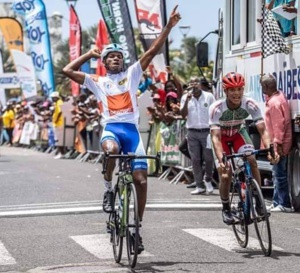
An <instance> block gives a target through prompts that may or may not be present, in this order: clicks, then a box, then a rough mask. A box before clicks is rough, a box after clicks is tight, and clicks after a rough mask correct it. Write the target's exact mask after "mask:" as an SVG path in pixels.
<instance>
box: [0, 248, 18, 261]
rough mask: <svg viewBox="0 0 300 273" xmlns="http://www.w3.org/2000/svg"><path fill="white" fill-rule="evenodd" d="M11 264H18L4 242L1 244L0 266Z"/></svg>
mask: <svg viewBox="0 0 300 273" xmlns="http://www.w3.org/2000/svg"><path fill="white" fill-rule="evenodd" d="M9 264H16V260H15V259H14V258H13V257H12V256H11V255H10V254H9V252H8V251H7V249H6V248H5V246H4V245H3V244H2V242H0V265H9Z"/></svg>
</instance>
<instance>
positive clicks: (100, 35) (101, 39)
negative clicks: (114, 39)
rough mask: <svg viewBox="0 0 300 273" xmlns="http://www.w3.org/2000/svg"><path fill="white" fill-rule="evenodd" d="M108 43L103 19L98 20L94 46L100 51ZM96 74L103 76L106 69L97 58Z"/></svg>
mask: <svg viewBox="0 0 300 273" xmlns="http://www.w3.org/2000/svg"><path fill="white" fill-rule="evenodd" d="M108 44H109V39H108V36H107V29H106V26H105V23H104V21H103V20H102V19H101V20H99V24H98V31H97V37H96V46H97V47H98V48H99V49H100V51H102V50H103V48H104V47H105V46H106V45H108ZM96 74H97V75H99V76H104V75H105V74H106V69H105V67H104V65H103V63H102V62H101V59H98V60H97V70H96Z"/></svg>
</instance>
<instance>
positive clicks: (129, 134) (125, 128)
mask: <svg viewBox="0 0 300 273" xmlns="http://www.w3.org/2000/svg"><path fill="white" fill-rule="evenodd" d="M108 139H112V140H114V141H116V142H117V143H118V145H119V148H120V152H122V153H123V154H127V153H135V154H136V155H146V153H145V149H144V145H143V141H142V138H141V135H140V133H139V131H138V129H137V127H136V125H135V124H132V123H118V122H116V123H109V124H106V125H105V127H104V129H103V132H102V136H101V140H100V143H101V144H102V143H103V142H104V141H105V140H108ZM147 168H148V165H147V159H135V160H133V163H132V169H133V170H147Z"/></svg>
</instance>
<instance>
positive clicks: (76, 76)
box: [62, 48, 101, 84]
mask: <svg viewBox="0 0 300 273" xmlns="http://www.w3.org/2000/svg"><path fill="white" fill-rule="evenodd" d="M100 57H101V52H100V50H99V49H98V48H93V49H91V50H90V51H88V52H87V53H85V54H83V55H81V56H80V57H78V58H77V59H75V60H74V61H72V62H70V63H69V64H68V65H66V66H65V67H64V68H63V70H62V72H63V73H64V74H65V75H66V76H67V77H69V78H70V79H71V80H73V81H75V82H77V83H79V84H83V83H84V77H85V73H83V72H80V71H79V68H80V67H81V66H82V65H83V64H84V63H85V62H87V61H89V60H90V59H91V58H100Z"/></svg>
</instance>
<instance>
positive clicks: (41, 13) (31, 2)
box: [13, 0, 55, 96]
mask: <svg viewBox="0 0 300 273" xmlns="http://www.w3.org/2000/svg"><path fill="white" fill-rule="evenodd" d="M13 9H14V11H15V12H16V13H18V14H20V15H21V16H23V17H24V21H25V30H26V32H27V36H28V39H29V43H30V55H31V57H32V61H33V64H34V69H35V73H36V76H37V80H38V81H39V82H40V84H41V87H42V91H43V94H44V95H45V96H48V95H49V94H50V93H52V92H53V91H54V90H55V85H54V73H53V64H52V56H51V48H50V38H49V30H48V22H47V14H46V9H45V4H44V2H43V1H42V0H15V1H14V4H13Z"/></svg>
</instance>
